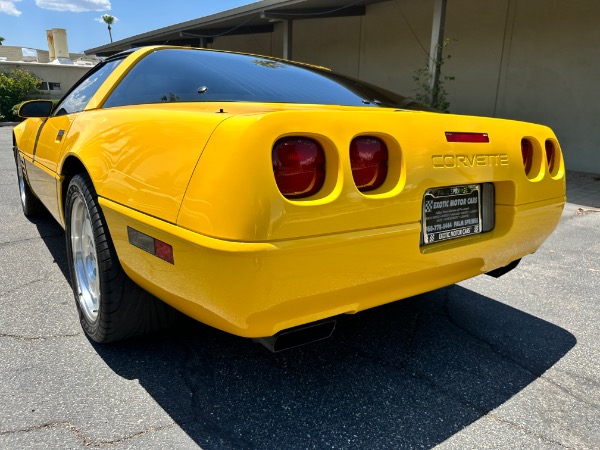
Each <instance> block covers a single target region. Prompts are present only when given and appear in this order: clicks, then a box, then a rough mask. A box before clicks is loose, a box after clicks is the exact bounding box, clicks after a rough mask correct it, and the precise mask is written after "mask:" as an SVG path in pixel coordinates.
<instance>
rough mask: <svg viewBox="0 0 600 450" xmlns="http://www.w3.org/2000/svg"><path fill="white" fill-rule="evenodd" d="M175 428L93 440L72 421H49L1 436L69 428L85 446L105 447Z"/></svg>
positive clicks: (152, 428) (166, 426)
mask: <svg viewBox="0 0 600 450" xmlns="http://www.w3.org/2000/svg"><path fill="white" fill-rule="evenodd" d="M173 428H175V423H172V424H170V425H164V426H160V427H150V428H147V429H145V430H142V431H138V432H137V433H133V434H130V435H128V436H124V437H122V438H117V439H109V440H93V439H91V438H89V437H87V436H85V435H84V434H83V433H82V432H81V431H80V430H79V429H78V428H77V427H76V426H75V425H74V424H72V423H70V422H49V423H45V424H41V425H34V426H32V427H28V428H22V429H19V430H9V431H0V436H8V435H12V434H19V433H32V432H35V431H40V430H52V429H66V430H69V431H70V432H71V433H72V434H73V435H74V436H75V437H77V439H78V440H79V441H80V442H81V443H82V444H83V445H84V446H85V447H95V448H99V447H104V446H108V445H114V444H120V443H123V442H127V441H131V440H133V439H136V438H138V437H140V436H144V435H146V434H149V433H158V432H161V431H165V430H170V429H173Z"/></svg>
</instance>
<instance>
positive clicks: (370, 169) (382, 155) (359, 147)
mask: <svg viewBox="0 0 600 450" xmlns="http://www.w3.org/2000/svg"><path fill="white" fill-rule="evenodd" d="M350 165H351V166H352V176H353V177H354V183H355V184H356V187H357V188H358V190H359V191H361V192H365V191H372V190H374V189H377V188H378V187H379V186H381V185H382V184H383V182H384V181H385V178H386V177H387V171H388V149H387V146H386V145H385V142H383V141H382V140H381V139H378V138H375V137H367V136H360V137H357V138H355V139H354V140H353V141H352V142H351V144H350Z"/></svg>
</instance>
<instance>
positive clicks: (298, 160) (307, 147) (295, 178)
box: [272, 137, 325, 198]
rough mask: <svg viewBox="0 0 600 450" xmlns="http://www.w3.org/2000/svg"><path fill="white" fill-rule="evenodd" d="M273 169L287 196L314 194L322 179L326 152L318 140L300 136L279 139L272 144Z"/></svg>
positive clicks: (320, 186) (282, 190)
mask: <svg viewBox="0 0 600 450" xmlns="http://www.w3.org/2000/svg"><path fill="white" fill-rule="evenodd" d="M272 159H273V173H274V174H275V182H276V183H277V187H278V188H279V191H280V192H281V193H282V194H283V195H284V196H285V197H286V198H303V197H310V196H311V195H314V194H316V193H317V192H319V190H321V188H322V187H323V183H324V182H325V153H324V152H323V148H322V147H321V145H319V143H318V142H317V141H315V140H313V139H309V138H303V137H288V138H283V139H280V140H278V141H277V142H276V143H275V145H274V146H273V153H272Z"/></svg>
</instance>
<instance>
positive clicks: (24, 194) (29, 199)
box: [15, 151, 45, 217]
mask: <svg viewBox="0 0 600 450" xmlns="http://www.w3.org/2000/svg"><path fill="white" fill-rule="evenodd" d="M15 164H16V165H17V178H18V180H19V197H20V198H21V207H22V208H23V214H25V217H35V216H38V215H40V214H42V213H43V212H44V211H45V209H44V205H42V202H40V201H39V199H38V198H37V197H36V196H35V195H34V194H33V192H32V191H31V188H30V187H29V183H28V182H27V178H26V177H25V172H24V170H23V162H22V161H21V157H20V156H19V152H18V151H15Z"/></svg>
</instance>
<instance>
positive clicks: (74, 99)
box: [54, 59, 123, 116]
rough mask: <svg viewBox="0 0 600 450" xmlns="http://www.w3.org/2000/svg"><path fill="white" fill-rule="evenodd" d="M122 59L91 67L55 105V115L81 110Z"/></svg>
mask: <svg viewBox="0 0 600 450" xmlns="http://www.w3.org/2000/svg"><path fill="white" fill-rule="evenodd" d="M121 61H123V59H115V60H113V61H109V62H107V63H105V64H103V65H102V66H100V67H98V68H97V69H92V70H91V71H90V72H89V73H88V75H87V78H84V79H82V80H81V81H80V82H79V83H78V84H77V85H75V87H74V88H73V90H72V91H71V92H69V93H68V94H67V96H66V97H65V98H63V100H62V101H61V102H60V103H59V105H58V106H57V107H56V110H55V113H54V115H55V116H64V115H65V114H73V113H76V112H79V111H83V109H84V108H85V107H86V105H87V104H88V102H89V101H90V99H91V98H92V97H93V95H94V94H95V93H96V91H97V90H98V89H99V88H100V86H102V83H104V81H105V80H106V79H107V78H108V76H109V75H110V74H111V73H112V72H113V70H115V68H116V67H117V66H118V65H119V64H120V63H121Z"/></svg>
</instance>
